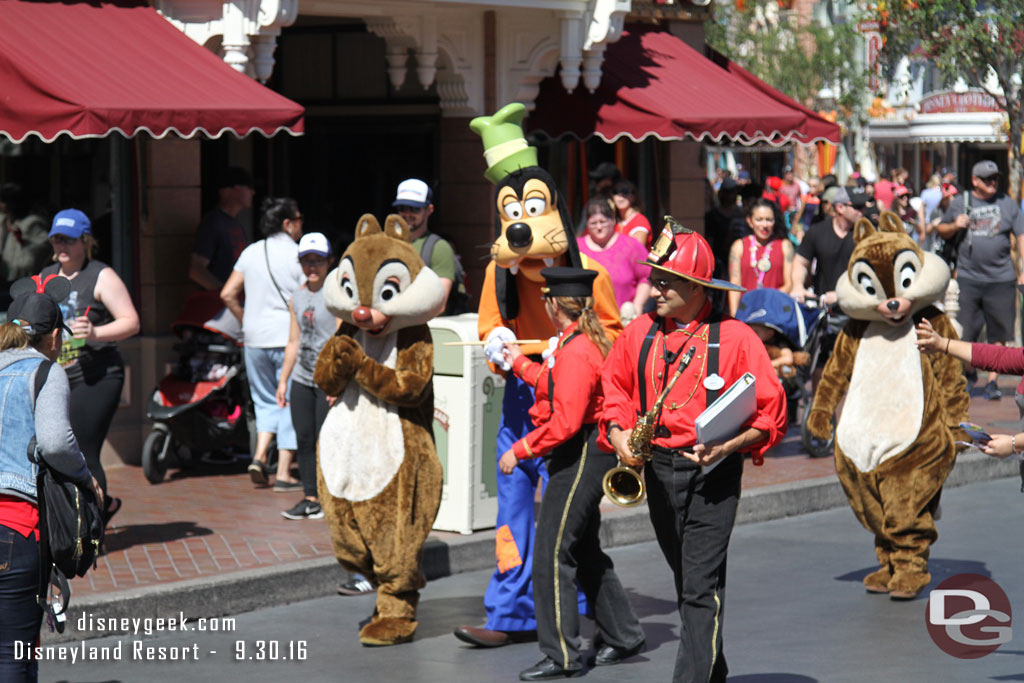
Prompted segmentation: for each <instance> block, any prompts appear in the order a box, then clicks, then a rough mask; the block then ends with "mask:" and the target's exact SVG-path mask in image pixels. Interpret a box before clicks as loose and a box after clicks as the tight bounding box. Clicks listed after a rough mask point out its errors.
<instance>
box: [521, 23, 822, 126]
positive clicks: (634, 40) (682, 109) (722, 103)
mask: <svg viewBox="0 0 1024 683" xmlns="http://www.w3.org/2000/svg"><path fill="white" fill-rule="evenodd" d="M713 57H714V59H708V58H707V57H705V56H704V55H702V54H700V53H699V52H697V51H696V50H694V49H693V48H691V47H690V46H689V45H687V44H686V43H684V42H683V41H682V40H680V39H679V38H677V37H675V36H674V35H672V34H670V33H666V32H664V31H659V30H655V29H644V28H638V27H633V28H630V29H629V30H627V31H624V32H623V34H622V38H620V39H619V41H618V42H616V43H612V44H611V45H609V46H608V48H607V50H606V51H605V59H604V66H603V75H602V78H601V85H600V86H599V87H598V88H597V90H596V91H595V92H593V93H589V92H586V89H585V88H584V87H583V86H582V85H581V86H580V87H579V88H577V89H576V90H575V91H574V92H573V93H571V94H570V93H567V92H566V91H565V89H564V88H563V87H562V83H561V81H560V80H559V79H558V77H557V76H553V77H550V78H546V79H544V80H543V81H542V82H541V85H540V93H539V94H538V96H537V107H536V109H535V110H534V111H533V112H532V113H531V114H530V117H529V119H528V120H527V127H528V128H529V129H530V130H531V131H536V132H543V133H545V134H547V135H549V136H551V137H560V136H562V135H567V134H568V135H574V136H576V137H578V138H581V139H583V138H587V137H590V136H591V135H597V136H598V137H600V138H602V139H604V140H605V141H607V142H612V141H614V140H616V139H618V138H620V137H622V136H626V137H629V138H630V139H632V140H634V141H637V142H639V141H640V140H642V139H644V138H646V137H648V136H651V135H653V136H655V137H657V138H658V139H660V140H681V139H683V138H691V139H696V140H703V139H711V140H715V141H716V142H717V141H721V140H731V141H734V142H738V143H741V144H751V143H755V142H767V143H769V144H772V145H784V144H787V143H790V142H799V143H803V144H810V143H812V142H815V141H818V140H826V141H828V142H832V143H838V142H839V141H840V131H839V126H837V125H836V124H834V123H831V122H830V121H826V120H825V119H823V118H821V117H820V116H818V115H817V114H815V113H814V112H812V111H811V110H809V109H807V108H806V107H803V106H801V105H800V104H798V103H797V102H795V101H794V100H792V99H790V98H789V97H787V96H786V95H783V94H782V93H780V92H779V91H777V90H775V89H773V88H771V87H770V86H769V85H767V84H766V83H764V82H762V81H760V80H758V79H757V78H756V77H754V76H753V75H752V74H750V73H749V72H748V71H746V70H744V69H742V68H740V67H739V66H738V65H736V64H734V63H732V62H730V61H729V60H728V59H726V58H724V57H722V56H721V55H718V54H717V53H716V54H715V55H713ZM716 62H717V63H716Z"/></svg>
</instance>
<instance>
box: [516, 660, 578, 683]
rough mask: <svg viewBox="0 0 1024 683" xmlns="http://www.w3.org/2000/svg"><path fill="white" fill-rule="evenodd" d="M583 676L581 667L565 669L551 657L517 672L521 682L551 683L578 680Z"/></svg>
mask: <svg viewBox="0 0 1024 683" xmlns="http://www.w3.org/2000/svg"><path fill="white" fill-rule="evenodd" d="M582 675H583V667H579V668H576V669H565V668H563V667H561V666H559V664H558V663H556V662H555V660H553V659H551V657H545V658H544V659H542V660H540V661H539V662H537V663H536V664H534V665H533V666H531V667H530V668H529V669H524V670H523V671H520V672H519V680H521V681H551V680H555V679H556V678H579V677H580V676H582Z"/></svg>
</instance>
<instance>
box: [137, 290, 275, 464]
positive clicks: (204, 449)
mask: <svg viewBox="0 0 1024 683" xmlns="http://www.w3.org/2000/svg"><path fill="white" fill-rule="evenodd" d="M223 309H224V305H223V303H221V301H220V298H219V297H218V296H217V293H216V292H197V293H195V294H192V295H191V296H189V297H188V299H186V300H185V305H184V306H183V307H182V311H181V313H180V314H179V315H178V318H177V319H176V320H175V321H174V323H173V324H172V326H171V328H172V330H173V331H174V333H175V334H176V335H177V337H178V342H177V343H176V344H175V345H174V350H175V351H176V352H177V353H178V361H177V363H175V365H174V368H173V369H172V371H171V372H170V373H169V374H168V375H167V376H166V377H164V378H163V379H162V380H160V384H159V386H158V387H157V388H156V390H155V391H154V392H153V396H152V398H151V399H150V402H149V406H148V407H147V409H146V415H147V417H149V418H150V419H151V420H153V422H154V424H153V431H152V432H150V434H149V436H148V437H147V438H146V441H145V444H144V445H143V447H142V469H143V473H144V474H145V475H146V479H148V480H149V481H150V483H153V484H156V483H159V482H161V481H163V479H164V476H165V474H166V472H167V468H168V465H169V464H170V463H171V462H172V461H176V462H177V464H178V465H179V466H181V467H188V466H191V465H192V464H193V462H194V459H195V456H197V455H199V454H201V457H203V459H204V460H206V461H207V462H211V460H207V458H208V457H211V456H213V457H214V458H216V460H213V461H214V462H218V463H227V464H231V463H234V456H233V453H234V452H235V451H239V452H246V453H251V452H252V443H251V438H250V434H251V435H255V434H256V431H255V428H254V426H253V425H251V424H250V423H253V422H254V421H255V417H254V414H253V410H252V406H251V404H250V401H249V388H248V386H247V384H246V379H245V366H244V364H243V363H242V347H241V344H240V343H239V341H237V340H238V339H239V338H240V337H241V334H240V332H241V331H240V330H239V329H237V328H238V324H237V321H236V320H235V319H234V317H233V316H230V315H228V316H219V315H218V314H219V313H220V312H221V311H222V310H223ZM221 320H223V321H224V323H221V322H220V321H221ZM232 323H233V324H234V326H233V327H232ZM217 456H219V457H217Z"/></svg>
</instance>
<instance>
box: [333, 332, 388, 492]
mask: <svg viewBox="0 0 1024 683" xmlns="http://www.w3.org/2000/svg"><path fill="white" fill-rule="evenodd" d="M355 339H356V341H358V342H359V343H360V344H361V345H362V347H363V349H364V350H365V351H366V355H368V356H370V357H371V358H373V359H374V360H376V361H378V362H379V363H381V364H382V365H384V366H386V367H389V368H394V367H395V360H396V358H397V357H398V352H397V349H396V348H395V342H396V341H397V339H398V333H394V334H390V335H388V336H387V337H384V338H383V339H375V338H373V337H370V336H369V335H367V334H366V333H365V332H363V331H360V332H359V333H357V335H356V337H355ZM319 445H320V458H319V459H320V470H321V472H323V476H324V483H325V484H326V485H327V490H328V491H330V492H331V495H333V496H334V497H336V498H344V499H345V500H349V501H353V502H357V501H362V500H370V499H371V498H373V497H375V496H376V495H377V494H378V493H380V492H381V491H383V490H384V487H385V486H387V485H388V483H389V482H390V481H391V480H392V479H393V478H394V476H395V474H396V473H397V472H398V468H399V467H401V465H402V461H403V460H404V459H405V441H404V438H403V437H402V421H401V418H399V416H398V407H397V406H393V405H390V404H387V403H385V402H384V401H381V400H380V399H378V398H376V397H374V396H372V395H371V394H370V393H369V392H367V391H366V390H365V389H363V388H362V387H361V386H360V385H359V384H358V383H357V382H356V381H355V380H354V379H353V380H352V381H351V382H349V383H348V386H347V387H345V391H344V392H343V393H342V395H341V397H340V398H339V399H338V402H337V403H335V404H334V406H333V407H332V408H331V409H330V410H329V411H328V412H327V417H326V419H325V420H324V424H323V427H322V428H321V429H320V441H319Z"/></svg>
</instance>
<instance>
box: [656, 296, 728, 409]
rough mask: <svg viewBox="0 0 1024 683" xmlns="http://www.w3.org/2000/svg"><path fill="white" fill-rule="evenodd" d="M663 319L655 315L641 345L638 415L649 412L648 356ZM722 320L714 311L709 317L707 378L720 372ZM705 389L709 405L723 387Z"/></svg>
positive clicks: (705, 387) (706, 387)
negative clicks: (719, 353) (646, 374)
mask: <svg viewBox="0 0 1024 683" xmlns="http://www.w3.org/2000/svg"><path fill="white" fill-rule="evenodd" d="M661 323H662V319H661V318H660V317H659V316H655V317H654V321H653V322H652V323H651V328H650V329H649V330H647V336H645V337H644V343H643V345H642V346H641V347H640V358H639V360H638V361H637V381H638V382H639V385H640V386H639V388H640V410H639V411H638V412H637V415H638V416H639V415H644V414H646V413H647V378H646V377H645V376H644V372H645V370H646V368H647V356H648V354H650V352H651V345H652V344H653V343H654V337H655V335H656V334H657V332H658V328H660V327H661ZM721 324H722V321H721V319H720V318H719V317H718V316H716V315H715V314H714V313H712V314H711V317H710V318H709V319H708V351H707V354H708V359H707V360H708V363H707V374H706V375H705V378H707V377H710V376H712V375H717V374H718V351H719V347H720V344H719V338H720V328H721ZM704 390H705V392H706V395H707V399H706V400H707V402H706V403H705V404H704V405H705V406H709V405H711V404H712V403H714V402H715V399H717V398H718V394H719V392H720V391H721V389H720V388H719V389H709V388H708V386H707V385H706V384H705V385H704Z"/></svg>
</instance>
